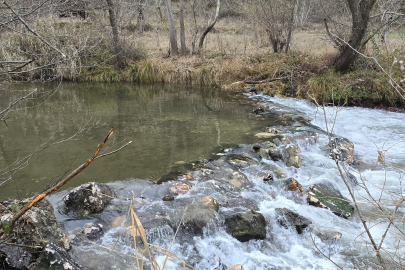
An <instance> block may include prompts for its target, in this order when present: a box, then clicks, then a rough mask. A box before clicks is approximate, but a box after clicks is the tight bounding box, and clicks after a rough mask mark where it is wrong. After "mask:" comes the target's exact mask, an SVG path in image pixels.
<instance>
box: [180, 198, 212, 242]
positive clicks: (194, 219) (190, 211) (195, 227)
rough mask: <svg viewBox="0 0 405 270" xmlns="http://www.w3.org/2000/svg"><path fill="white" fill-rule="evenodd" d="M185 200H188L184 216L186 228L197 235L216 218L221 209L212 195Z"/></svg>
mask: <svg viewBox="0 0 405 270" xmlns="http://www.w3.org/2000/svg"><path fill="white" fill-rule="evenodd" d="M183 200H184V201H188V203H187V205H188V207H187V210H186V212H185V213H184V218H183V225H184V229H186V230H187V231H190V232H193V233H194V234H197V235H199V234H202V232H203V228H204V227H205V226H207V224H208V223H209V222H211V221H213V220H215V217H216V214H215V213H216V212H218V210H219V204H218V202H217V201H216V200H215V199H214V198H213V197H211V196H205V197H195V198H192V199H191V198H186V199H183Z"/></svg>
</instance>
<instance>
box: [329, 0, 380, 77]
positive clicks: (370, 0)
mask: <svg viewBox="0 0 405 270" xmlns="http://www.w3.org/2000/svg"><path fill="white" fill-rule="evenodd" d="M347 2H348V5H349V9H350V12H351V13H352V20H353V21H352V30H351V34H350V39H349V41H348V42H347V43H345V44H344V45H343V46H342V49H341V51H340V54H339V55H338V56H337V57H336V59H335V69H336V71H339V72H344V71H347V70H348V69H349V68H350V67H351V65H352V64H353V63H354V62H355V61H356V59H357V57H358V54H357V53H356V51H355V50H359V49H361V48H360V47H361V46H362V45H364V44H362V41H363V38H364V36H365V35H366V31H367V26H368V22H369V20H370V12H371V10H372V9H373V6H374V4H375V3H376V0H347ZM353 49H355V50H353Z"/></svg>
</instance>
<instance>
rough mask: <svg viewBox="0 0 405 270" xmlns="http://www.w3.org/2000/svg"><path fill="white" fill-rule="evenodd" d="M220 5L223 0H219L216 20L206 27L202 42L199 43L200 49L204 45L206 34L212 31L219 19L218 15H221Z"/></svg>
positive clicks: (201, 38)
mask: <svg viewBox="0 0 405 270" xmlns="http://www.w3.org/2000/svg"><path fill="white" fill-rule="evenodd" d="M220 6H221V0H217V9H216V11H215V18H214V21H213V22H212V23H211V24H210V25H208V26H207V28H205V30H204V31H203V33H202V34H201V37H200V43H199V44H198V47H199V48H200V49H201V48H202V47H203V45H204V39H205V36H206V35H207V34H208V33H209V32H210V31H211V29H212V28H213V27H214V25H215V23H216V22H217V20H218V15H219V8H220Z"/></svg>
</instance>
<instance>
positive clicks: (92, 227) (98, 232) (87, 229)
mask: <svg viewBox="0 0 405 270" xmlns="http://www.w3.org/2000/svg"><path fill="white" fill-rule="evenodd" d="M83 229H84V230H83V233H84V235H85V236H86V237H87V239H89V240H96V239H99V238H100V237H101V236H102V235H103V234H104V232H103V225H101V224H93V223H86V224H84V227H83Z"/></svg>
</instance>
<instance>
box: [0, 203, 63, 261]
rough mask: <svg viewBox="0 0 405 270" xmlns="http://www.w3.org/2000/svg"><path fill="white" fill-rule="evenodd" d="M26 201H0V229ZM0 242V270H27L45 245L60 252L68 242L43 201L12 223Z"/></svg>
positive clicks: (53, 215)
mask: <svg viewBox="0 0 405 270" xmlns="http://www.w3.org/2000/svg"><path fill="white" fill-rule="evenodd" d="M28 202H29V200H26V201H17V200H9V201H3V202H0V205H1V207H0V209H1V211H0V216H1V223H2V225H0V226H3V228H4V224H6V223H7V222H9V220H10V219H11V218H12V216H13V215H14V214H15V213H16V212H18V211H20V209H21V208H23V207H24V206H25V205H26V204H27V203H28ZM4 240H5V241H4ZM1 242H3V244H0V269H27V268H28V266H29V265H33V264H35V263H36V262H37V261H38V256H39V255H40V254H42V253H43V252H45V246H46V245H47V244H52V245H56V246H58V247H59V248H60V249H63V250H65V249H69V248H70V241H69V239H68V238H67V237H66V235H65V233H64V232H63V231H62V229H61V228H60V227H59V225H58V222H57V220H56V217H55V213H54V209H53V207H52V205H51V204H50V203H49V202H48V200H46V199H44V200H42V201H40V202H38V203H37V204H36V205H34V206H33V207H31V209H30V210H28V211H27V212H26V213H25V214H24V215H23V216H22V217H21V218H20V219H19V220H18V221H17V222H16V224H15V227H14V229H13V231H12V232H11V233H7V234H4V235H3V236H2V237H0V243H1ZM6 243H10V244H11V245H10V244H6ZM13 244H17V245H13Z"/></svg>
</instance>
